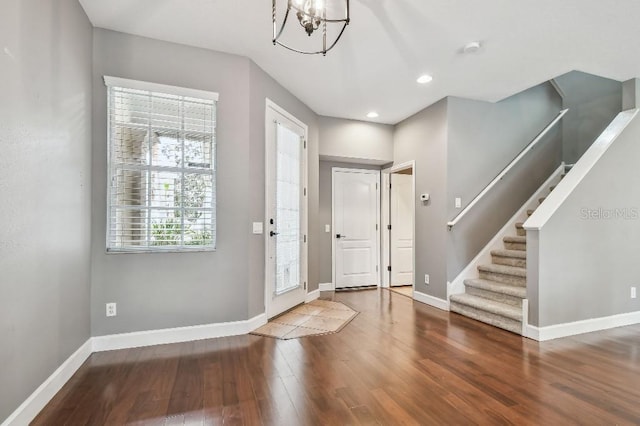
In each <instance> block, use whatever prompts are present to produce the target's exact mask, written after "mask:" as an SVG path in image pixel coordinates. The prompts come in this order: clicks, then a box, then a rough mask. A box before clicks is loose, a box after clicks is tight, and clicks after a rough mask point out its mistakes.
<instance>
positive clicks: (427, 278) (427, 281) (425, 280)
mask: <svg viewBox="0 0 640 426" xmlns="http://www.w3.org/2000/svg"><path fill="white" fill-rule="evenodd" d="M424 283H425V284H429V274H424Z"/></svg>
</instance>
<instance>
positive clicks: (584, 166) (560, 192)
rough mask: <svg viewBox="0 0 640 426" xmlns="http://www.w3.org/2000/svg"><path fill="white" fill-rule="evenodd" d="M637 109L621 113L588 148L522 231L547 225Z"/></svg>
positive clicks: (635, 113) (628, 122) (629, 121)
mask: <svg viewBox="0 0 640 426" xmlns="http://www.w3.org/2000/svg"><path fill="white" fill-rule="evenodd" d="M638 111H640V110H638V109H633V110H628V111H622V112H621V113H619V114H618V115H617V116H616V118H614V119H613V121H612V122H611V124H609V126H608V127H607V128H606V129H605V131H604V132H602V134H601V135H600V136H599V137H598V139H596V141H595V142H594V143H593V144H592V145H591V146H590V147H589V149H588V150H587V152H585V153H584V155H583V156H582V157H580V159H579V160H578V161H577V162H576V164H575V165H574V166H573V167H572V168H571V172H570V173H568V174H567V176H566V177H565V178H564V179H563V180H562V182H560V183H559V184H558V187H557V188H556V189H555V190H554V191H553V192H552V193H551V194H549V196H548V197H547V199H546V200H545V202H544V203H543V204H542V205H541V206H540V208H538V209H537V210H536V211H535V213H534V214H532V215H531V217H530V218H529V219H528V220H527V221H526V222H525V224H524V229H526V230H527V231H529V230H539V229H542V227H543V226H544V225H545V224H546V223H547V221H548V220H549V219H550V218H551V216H553V214H554V213H555V212H556V210H558V209H559V208H560V206H562V204H563V203H564V202H565V200H566V199H567V198H568V197H569V195H571V193H572V192H573V191H574V189H576V187H577V186H578V185H579V184H580V182H581V181H582V179H584V178H585V176H586V175H587V174H588V173H589V172H590V171H591V169H592V168H593V167H594V166H595V165H596V164H597V163H598V161H599V160H600V158H601V157H602V156H603V155H604V153H605V152H607V150H608V149H609V148H610V147H611V145H612V144H613V142H615V140H616V139H617V138H618V136H620V135H621V134H622V132H624V130H625V129H626V127H627V126H628V125H629V124H630V123H631V121H633V119H634V118H635V117H636V115H637V114H638Z"/></svg>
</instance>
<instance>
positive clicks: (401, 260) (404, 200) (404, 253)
mask: <svg viewBox="0 0 640 426" xmlns="http://www.w3.org/2000/svg"><path fill="white" fill-rule="evenodd" d="M390 177H391V197H390V203H391V238H390V240H391V283H390V285H391V286H401V285H413V220H414V219H413V209H414V205H413V176H412V175H410V174H399V173H392V174H391V176H390Z"/></svg>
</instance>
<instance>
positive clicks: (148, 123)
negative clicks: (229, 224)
mask: <svg viewBox="0 0 640 426" xmlns="http://www.w3.org/2000/svg"><path fill="white" fill-rule="evenodd" d="M105 82H106V83H107V86H108V92H109V107H108V109H109V194H108V214H107V216H108V223H107V250H109V251H183V250H212V249H214V248H215V242H216V214H215V213H216V192H215V191H216V181H215V160H216V158H215V128H216V119H215V117H216V99H217V96H215V94H213V93H210V94H209V95H210V96H203V97H191V96H186V95H180V94H179V93H180V91H179V88H174V87H169V86H157V85H151V84H147V83H141V82H135V81H127V80H121V79H108V78H105ZM163 89H164V90H163ZM185 90H188V89H185ZM185 93H187V94H188V95H199V94H200V93H201V92H197V91H190V92H187V91H186V92H185ZM202 93H204V94H205V95H206V94H207V93H208V92H202Z"/></svg>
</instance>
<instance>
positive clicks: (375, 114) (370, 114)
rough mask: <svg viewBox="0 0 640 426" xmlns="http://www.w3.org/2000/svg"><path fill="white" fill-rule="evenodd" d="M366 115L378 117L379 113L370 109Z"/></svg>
mask: <svg viewBox="0 0 640 426" xmlns="http://www.w3.org/2000/svg"><path fill="white" fill-rule="evenodd" d="M367 117H368V118H378V117H380V115H379V114H378V113H377V112H375V111H371V112H370V113H369V114H367Z"/></svg>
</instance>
